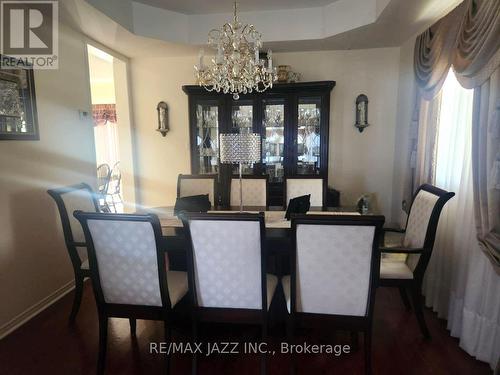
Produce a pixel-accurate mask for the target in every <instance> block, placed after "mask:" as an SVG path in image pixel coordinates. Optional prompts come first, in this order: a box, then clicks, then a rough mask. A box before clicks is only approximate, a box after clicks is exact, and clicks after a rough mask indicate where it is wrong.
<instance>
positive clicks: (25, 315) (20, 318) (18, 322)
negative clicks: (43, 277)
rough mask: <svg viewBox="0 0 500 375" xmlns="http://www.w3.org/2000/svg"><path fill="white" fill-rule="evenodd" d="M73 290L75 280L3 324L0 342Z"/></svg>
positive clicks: (0, 329)
mask: <svg viewBox="0 0 500 375" xmlns="http://www.w3.org/2000/svg"><path fill="white" fill-rule="evenodd" d="M74 288H75V280H71V281H70V282H68V283H67V284H64V285H63V286H62V287H60V288H59V289H57V290H56V291H54V292H53V293H51V294H49V295H48V296H47V297H45V298H44V299H42V300H41V301H39V302H37V303H35V304H34V305H33V306H31V307H30V308H28V309H26V310H24V311H23V312H22V313H21V314H19V315H17V316H16V317H14V318H13V319H12V320H10V321H8V322H7V323H5V324H4V325H3V326H1V327H0V340H1V339H3V338H4V337H5V336H7V335H8V334H9V333H11V332H13V331H15V330H16V329H18V328H19V327H20V326H22V325H23V324H24V323H26V322H27V321H29V320H30V319H31V318H33V317H34V316H36V315H38V314H39V313H41V312H42V311H43V310H45V309H46V308H47V307H49V306H50V305H52V304H53V303H55V302H57V301H58V300H59V299H61V298H62V297H64V296H65V295H66V294H68V293H69V292H71V291H72V290H73V289H74Z"/></svg>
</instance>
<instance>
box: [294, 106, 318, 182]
mask: <svg viewBox="0 0 500 375" xmlns="http://www.w3.org/2000/svg"><path fill="white" fill-rule="evenodd" d="M294 136H295V137H296V138H295V142H294V143H295V145H296V156H295V157H294V158H295V161H294V163H295V168H296V173H297V174H299V175H315V174H319V173H320V168H321V163H322V160H321V157H320V155H321V136H322V134H321V98H320V97H302V98H301V97H299V99H298V108H297V129H296V134H295V135H294Z"/></svg>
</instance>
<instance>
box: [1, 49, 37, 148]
mask: <svg viewBox="0 0 500 375" xmlns="http://www.w3.org/2000/svg"><path fill="white" fill-rule="evenodd" d="M1 58H2V56H0V60H1ZM0 68H1V69H0V140H39V139H40V134H39V133H38V119H37V111H36V97H35V82H34V75H33V70H32V69H25V68H22V67H20V68H5V69H4V67H3V66H1V67H0Z"/></svg>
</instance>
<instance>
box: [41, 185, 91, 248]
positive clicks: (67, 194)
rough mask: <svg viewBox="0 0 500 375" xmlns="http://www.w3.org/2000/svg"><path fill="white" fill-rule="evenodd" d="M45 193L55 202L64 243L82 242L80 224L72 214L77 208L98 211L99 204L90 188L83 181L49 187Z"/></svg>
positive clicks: (82, 235)
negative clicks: (60, 186) (54, 187)
mask: <svg viewBox="0 0 500 375" xmlns="http://www.w3.org/2000/svg"><path fill="white" fill-rule="evenodd" d="M47 193H48V194H49V195H50V196H51V197H52V198H53V199H54V200H55V202H56V204H57V208H58V210H59V216H60V217H61V222H62V226H63V233H64V237H65V240H66V243H67V244H68V243H73V242H76V243H84V242H85V236H84V234H83V230H82V226H81V225H80V223H79V222H78V220H77V219H75V217H74V216H73V212H75V211H77V210H80V211H85V212H98V211H99V206H98V204H97V200H96V197H95V194H94V192H93V191H92V188H91V187H90V186H89V185H87V184H85V183H81V184H77V185H71V186H65V187H62V188H57V189H50V190H47Z"/></svg>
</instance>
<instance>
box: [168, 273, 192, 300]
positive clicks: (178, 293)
mask: <svg viewBox="0 0 500 375" xmlns="http://www.w3.org/2000/svg"><path fill="white" fill-rule="evenodd" d="M167 284H168V294H169V296H170V304H171V305H172V307H174V306H175V305H176V304H177V302H179V301H180V300H181V299H182V297H184V296H185V295H186V293H187V292H188V276H187V272H181V271H167Z"/></svg>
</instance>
